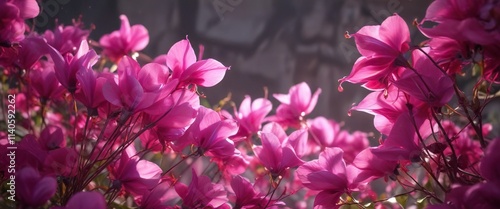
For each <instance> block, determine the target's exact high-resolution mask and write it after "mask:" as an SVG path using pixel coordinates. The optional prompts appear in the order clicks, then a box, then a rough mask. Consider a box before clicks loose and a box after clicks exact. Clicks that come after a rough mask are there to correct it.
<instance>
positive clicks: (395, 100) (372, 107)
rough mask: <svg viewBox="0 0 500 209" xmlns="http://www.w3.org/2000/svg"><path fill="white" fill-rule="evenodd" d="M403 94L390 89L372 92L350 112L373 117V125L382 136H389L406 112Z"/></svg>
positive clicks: (393, 88) (405, 100)
mask: <svg viewBox="0 0 500 209" xmlns="http://www.w3.org/2000/svg"><path fill="white" fill-rule="evenodd" d="M406 103H407V99H406V97H405V95H404V94H403V92H401V91H398V90H397V89H396V88H395V87H390V88H389V89H387V91H385V92H372V93H370V94H368V95H367V96H366V97H365V98H364V99H363V100H362V101H361V102H360V103H359V104H357V105H356V106H354V107H352V108H351V110H350V111H352V110H356V111H361V112H365V113H368V114H372V115H374V116H375V117H374V119H373V125H374V126H375V128H376V129H377V130H378V131H380V133H382V134H384V135H389V133H390V131H391V129H392V127H393V125H394V122H396V120H397V118H398V117H399V115H400V114H401V113H403V112H405V111H406V110H407V108H406Z"/></svg>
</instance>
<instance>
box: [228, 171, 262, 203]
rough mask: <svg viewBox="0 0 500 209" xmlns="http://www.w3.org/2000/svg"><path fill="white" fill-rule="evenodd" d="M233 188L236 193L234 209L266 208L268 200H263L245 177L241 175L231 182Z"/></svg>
mask: <svg viewBox="0 0 500 209" xmlns="http://www.w3.org/2000/svg"><path fill="white" fill-rule="evenodd" d="M231 188H232V189H233V192H234V196H235V197H234V198H235V200H234V208H252V206H253V207H264V205H265V204H266V203H267V200H266V199H264V198H262V197H261V196H260V195H259V193H258V192H257V191H255V189H254V188H253V185H252V184H251V183H250V181H249V180H248V179H246V178H245V177H241V176H239V175H237V176H235V177H234V178H233V179H232V180H231Z"/></svg>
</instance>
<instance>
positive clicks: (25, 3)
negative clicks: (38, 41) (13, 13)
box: [12, 0, 40, 19]
mask: <svg viewBox="0 0 500 209" xmlns="http://www.w3.org/2000/svg"><path fill="white" fill-rule="evenodd" d="M12 3H13V4H14V5H16V6H17V8H19V12H20V14H19V15H20V16H21V18H23V19H29V18H35V17H36V16H38V14H39V13H40V7H39V6H38V3H37V1H36V0H14V1H13V2H12Z"/></svg>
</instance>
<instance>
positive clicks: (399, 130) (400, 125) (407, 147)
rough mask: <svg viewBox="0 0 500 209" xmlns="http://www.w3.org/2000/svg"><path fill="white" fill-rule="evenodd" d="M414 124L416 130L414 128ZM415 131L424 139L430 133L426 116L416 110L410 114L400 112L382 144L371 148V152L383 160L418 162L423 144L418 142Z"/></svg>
mask: <svg viewBox="0 0 500 209" xmlns="http://www.w3.org/2000/svg"><path fill="white" fill-rule="evenodd" d="M414 124H415V125H414ZM415 126H416V127H417V128H418V130H415ZM417 131H418V132H419V134H420V136H421V137H422V139H426V138H427V137H428V136H429V135H430V134H431V133H432V129H431V127H430V126H429V121H428V120H427V118H426V117H423V116H421V115H419V113H418V112H416V113H413V114H412V115H410V113H409V112H406V113H402V114H401V115H400V116H399V117H398V119H397V120H396V122H395V123H394V127H393V128H392V129H391V132H390V133H389V136H387V139H386V140H385V141H384V142H383V144H382V145H380V146H379V147H377V148H376V149H373V150H372V153H373V154H374V155H376V156H377V157H379V158H381V159H384V160H410V161H412V162H419V161H420V155H421V152H422V146H424V145H422V144H421V143H420V139H419V135H418V134H417Z"/></svg>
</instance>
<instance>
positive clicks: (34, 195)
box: [15, 166, 57, 207]
mask: <svg viewBox="0 0 500 209" xmlns="http://www.w3.org/2000/svg"><path fill="white" fill-rule="evenodd" d="M15 186H16V197H17V198H19V200H20V201H21V204H23V205H26V206H31V207H40V206H43V205H44V204H45V203H46V202H47V201H48V200H49V199H50V198H51V197H52V196H53V195H54V194H55V193H56V191H57V181H56V179H55V178H54V177H50V176H41V175H40V173H38V171H37V170H35V169H33V168H32V167H30V166H27V167H24V168H22V169H20V170H19V171H17V172H16V185H15Z"/></svg>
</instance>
